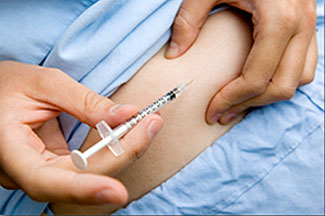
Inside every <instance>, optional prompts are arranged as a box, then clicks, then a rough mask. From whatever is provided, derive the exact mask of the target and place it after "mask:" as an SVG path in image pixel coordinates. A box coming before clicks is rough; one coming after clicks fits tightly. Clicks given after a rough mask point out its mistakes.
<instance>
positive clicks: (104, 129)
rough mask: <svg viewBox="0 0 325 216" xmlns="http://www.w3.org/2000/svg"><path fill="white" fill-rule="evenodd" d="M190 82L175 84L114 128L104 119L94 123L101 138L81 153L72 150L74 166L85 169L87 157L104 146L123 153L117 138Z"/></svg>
mask: <svg viewBox="0 0 325 216" xmlns="http://www.w3.org/2000/svg"><path fill="white" fill-rule="evenodd" d="M191 82H192V81H191ZM191 82H189V83H187V84H182V85H179V86H177V87H176V88H174V89H173V90H172V91H170V92H168V93H167V94H165V95H164V96H163V97H161V98H159V99H158V100H156V101H155V102H153V103H152V104H150V105H149V106H147V107H146V108H144V109H143V110H141V111H140V112H139V113H138V114H137V115H136V116H135V117H133V118H131V119H130V120H128V121H126V122H125V123H123V124H121V125H119V126H118V127H116V128H115V129H114V130H112V129H111V128H110V127H109V126H108V125H107V124H106V122H105V121H101V122H99V123H98V124H97V125H96V128H97V130H98V132H99V134H100V136H101V137H102V140H101V141H99V142H98V143H96V144H95V145H93V146H92V147H90V148H89V149H87V150H86V151H85V152H84V153H81V152H80V151H78V150H74V151H72V153H71V158H72V161H73V163H74V164H75V166H76V167H78V168H79V169H86V168H87V164H88V163H87V158H89V157H90V156H92V155H93V154H95V153H96V152H98V151H99V150H100V149H102V148H103V147H105V146H108V148H109V149H110V150H111V151H112V153H113V154H114V155H115V156H119V155H121V154H123V152H124V150H123V148H122V145H121V144H120V142H119V139H120V138H121V137H123V136H124V135H125V134H126V133H127V132H128V131H129V130H130V129H131V128H132V127H133V126H135V125H136V124H137V123H138V122H139V121H140V120H141V119H143V118H144V117H145V116H147V115H149V114H151V113H155V112H157V111H158V110H160V109H161V108H162V107H164V106H165V105H166V104H167V103H169V102H171V101H172V100H174V99H175V98H178V97H179V96H180V95H181V94H182V93H183V91H184V90H185V88H186V87H187V86H188V85H189V84H190V83H191Z"/></svg>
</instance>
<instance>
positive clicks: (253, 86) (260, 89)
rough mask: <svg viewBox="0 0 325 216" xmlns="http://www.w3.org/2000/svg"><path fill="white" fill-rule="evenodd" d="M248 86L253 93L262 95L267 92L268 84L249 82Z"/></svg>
mask: <svg viewBox="0 0 325 216" xmlns="http://www.w3.org/2000/svg"><path fill="white" fill-rule="evenodd" d="M247 86H248V91H249V92H250V93H251V95H261V94H263V93H264V92H265V90H266V86H267V84H266V83H265V82H251V83H250V82H248V83H247Z"/></svg>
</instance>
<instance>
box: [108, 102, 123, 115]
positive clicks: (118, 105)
mask: <svg viewBox="0 0 325 216" xmlns="http://www.w3.org/2000/svg"><path fill="white" fill-rule="evenodd" d="M121 107H122V105H121V104H116V105H114V106H112V107H111V108H110V109H109V112H110V113H111V114H112V115H115V114H116V113H117V111H118V110H119V109H120V108H121Z"/></svg>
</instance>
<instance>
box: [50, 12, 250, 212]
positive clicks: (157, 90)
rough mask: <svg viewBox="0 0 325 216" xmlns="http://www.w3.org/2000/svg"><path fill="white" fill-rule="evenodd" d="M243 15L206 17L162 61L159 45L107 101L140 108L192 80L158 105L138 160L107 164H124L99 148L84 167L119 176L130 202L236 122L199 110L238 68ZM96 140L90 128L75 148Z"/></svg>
mask: <svg viewBox="0 0 325 216" xmlns="http://www.w3.org/2000/svg"><path fill="white" fill-rule="evenodd" d="M247 20H248V19H247V17H245V16H244V15H243V14H239V13H237V12H235V11H230V10H227V11H223V12H220V13H217V14H214V15H212V16H210V17H209V18H208V19H207V21H206V23H205V24H204V26H203V28H202V30H201V33H200V35H199V37H198V38H197V41H196V43H195V44H194V45H193V46H192V47H191V49H190V50H189V51H188V52H186V53H185V54H184V55H183V56H182V57H180V58H177V59H175V60H167V59H166V58H164V52H165V49H166V47H164V48H162V49H161V50H160V52H159V53H157V55H155V56H154V57H153V58H152V59H151V60H150V61H149V62H148V63H147V64H146V65H144V66H143V67H142V68H141V69H140V70H139V71H138V72H137V74H136V75H135V76H134V77H133V78H132V79H131V80H130V81H129V82H128V83H127V84H126V85H124V86H122V87H121V88H120V89H119V90H118V91H117V92H116V93H115V94H114V95H113V96H112V97H111V99H112V100H114V101H116V102H118V103H130V104H135V105H137V106H138V107H145V106H146V105H148V104H150V103H151V102H152V101H154V100H155V99H157V98H158V97H160V96H162V94H164V93H165V92H166V91H168V90H170V89H171V88H173V87H175V86H177V85H179V84H182V83H186V82H188V81H190V80H192V79H193V80H194V82H193V83H192V84H191V86H190V87H189V88H188V90H187V91H186V92H185V93H184V95H182V97H180V98H179V99H177V100H176V101H175V102H172V104H170V105H168V106H166V107H165V108H163V109H162V110H161V113H160V114H161V116H162V117H163V119H164V127H163V128H162V129H161V131H160V132H159V134H158V135H157V136H156V137H155V139H154V140H153V142H152V144H151V146H150V148H148V150H147V151H146V153H145V154H144V155H143V156H142V157H141V158H140V159H139V160H136V162H135V163H133V164H132V165H130V166H129V167H128V168H126V169H125V170H123V171H122V169H113V168H109V167H127V165H129V164H125V165H124V166H120V165H119V166H113V165H112V164H114V163H120V161H121V160H123V159H119V158H114V157H112V156H111V153H110V152H109V151H108V150H107V149H103V150H102V151H100V152H98V153H97V154H96V155H94V156H92V157H91V158H90V159H89V169H88V171H89V172H95V173H99V174H105V175H109V176H114V177H116V178H117V179H119V180H120V181H121V182H122V183H124V184H125V185H126V188H127V190H128V192H129V199H128V200H129V202H130V201H132V200H135V199H138V198H140V197H141V196H143V195H144V194H146V193H148V192H149V191H151V190H152V189H153V188H155V187H157V186H158V185H160V184H161V183H162V182H164V181H166V180H167V179H168V178H170V177H171V176H173V175H174V174H175V173H177V172H178V171H179V170H180V169H182V168H183V167H184V166H186V165H187V164H188V163H189V162H190V161H192V160H193V159H194V158H195V157H196V156H197V155H199V154H200V153H201V152H202V151H204V150H205V149H206V148H207V147H209V146H210V145H211V144H213V142H214V141H215V140H216V139H218V138H219V137H220V136H222V135H223V134H225V133H226V132H227V131H228V130H229V129H230V128H231V127H232V126H233V125H234V124H236V123H237V122H238V121H240V119H241V118H242V115H240V116H238V117H237V118H236V119H235V120H234V121H232V122H231V123H230V124H229V125H226V126H222V125H220V124H214V125H209V124H207V123H206V119H205V111H206V108H207V107H208V105H209V101H210V99H211V98H212V97H213V95H214V94H215V92H216V91H218V90H219V89H221V88H222V87H223V86H224V85H226V84H227V83H228V82H230V81H231V80H233V79H234V78H236V77H237V76H238V75H239V74H240V72H241V70H242V67H243V63H244V61H245V58H246V56H247V55H248V51H249V49H250V47H251V43H252V40H251V29H250V24H249V21H247ZM98 140H99V137H98V135H97V132H96V131H95V130H91V131H90V133H89V135H88V137H87V139H86V140H85V142H84V144H83V146H82V149H81V150H82V151H84V150H85V149H87V148H89V147H90V146H91V145H93V144H94V143H96V142H97V141H98ZM124 148H125V149H127V148H128V146H124ZM135 156H136V157H140V156H141V155H136V154H135ZM107 164H110V166H109V167H108V166H107ZM120 207H122V206H120V205H119V206H117V205H102V206H87V205H77V204H60V203H52V204H51V208H52V210H53V211H54V212H55V213H56V214H107V213H110V212H113V211H115V210H116V209H118V208H120Z"/></svg>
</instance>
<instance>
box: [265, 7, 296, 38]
mask: <svg viewBox="0 0 325 216" xmlns="http://www.w3.org/2000/svg"><path fill="white" fill-rule="evenodd" d="M297 20H298V17H297V13H296V10H295V8H294V7H293V8H289V9H288V8H285V9H279V11H278V12H277V16H275V17H274V15H273V14H269V15H268V16H265V18H264V20H263V21H264V24H265V25H263V27H264V28H265V34H266V35H270V34H272V35H275V34H280V33H282V34H288V33H290V32H293V31H294V29H295V28H296V26H297Z"/></svg>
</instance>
